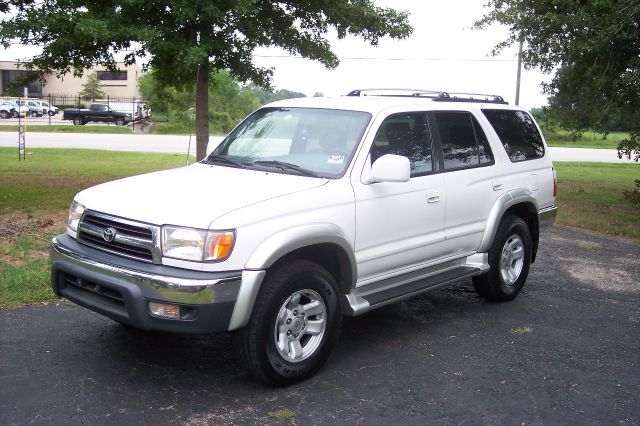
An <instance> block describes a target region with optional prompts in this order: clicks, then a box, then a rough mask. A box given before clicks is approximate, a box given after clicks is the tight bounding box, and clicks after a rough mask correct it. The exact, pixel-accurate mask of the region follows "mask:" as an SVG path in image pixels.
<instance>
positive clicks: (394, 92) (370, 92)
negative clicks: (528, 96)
mask: <svg viewBox="0 0 640 426" xmlns="http://www.w3.org/2000/svg"><path fill="white" fill-rule="evenodd" d="M347 96H392V97H402V98H415V97H420V98H429V99H432V100H433V101H434V102H481V103H494V104H505V105H507V104H508V102H506V101H505V100H504V98H503V97H502V96H499V95H488V94H483V93H465V92H443V91H441V90H425V89H385V88H381V89H357V90H352V91H351V92H349V93H347Z"/></svg>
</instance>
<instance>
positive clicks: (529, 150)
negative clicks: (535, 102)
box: [482, 109, 544, 162]
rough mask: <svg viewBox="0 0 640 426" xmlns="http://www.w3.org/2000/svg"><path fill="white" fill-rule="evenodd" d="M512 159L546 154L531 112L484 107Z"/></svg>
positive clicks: (533, 157)
mask: <svg viewBox="0 0 640 426" xmlns="http://www.w3.org/2000/svg"><path fill="white" fill-rule="evenodd" d="M482 112H483V113H484V115H485V116H486V117H487V119H488V120H489V122H490V123H491V125H492V126H493V128H494V129H495V131H496V133H497V134H498V137H499V138H500V141H501V142H502V145H503V146H504V149H505V150H506V151H507V154H508V155H509V158H510V159H511V161H513V162H516V161H525V160H533V159H536V158H540V157H543V156H544V144H543V142H542V136H540V132H539V131H538V128H537V127H536V125H535V123H534V122H533V119H532V118H531V116H530V115H529V114H527V113H526V112H523V111H512V110H504V109H483V110H482Z"/></svg>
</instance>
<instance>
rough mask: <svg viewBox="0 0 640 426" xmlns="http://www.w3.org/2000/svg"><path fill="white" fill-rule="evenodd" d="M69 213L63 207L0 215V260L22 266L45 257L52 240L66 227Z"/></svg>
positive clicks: (0, 261)
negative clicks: (56, 209)
mask: <svg viewBox="0 0 640 426" xmlns="http://www.w3.org/2000/svg"><path fill="white" fill-rule="evenodd" d="M67 214H68V213H67V211H66V210H61V211H54V212H52V211H38V212H35V213H30V214H19V213H17V212H10V213H7V214H3V215H2V216H0V263H5V264H9V265H14V266H20V265H23V264H25V263H26V262H28V261H29V260H31V259H35V258H46V257H47V256H48V255H49V253H48V250H47V249H46V247H48V242H49V240H50V239H51V237H52V236H53V235H55V234H58V233H62V232H64V230H65V228H66V224H67ZM25 239H26V240H25ZM20 245H22V247H20Z"/></svg>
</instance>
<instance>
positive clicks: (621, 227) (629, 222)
mask: <svg viewBox="0 0 640 426" xmlns="http://www.w3.org/2000/svg"><path fill="white" fill-rule="evenodd" d="M554 167H555V169H556V171H557V172H558V206H559V209H558V217H557V223H559V224H561V225H567V226H573V227H576V228H584V229H590V230H593V231H597V232H601V233H605V234H609V235H615V236H622V237H626V238H629V239H631V240H634V241H636V242H640V206H634V205H633V204H631V203H629V202H628V201H626V200H625V199H624V198H623V197H622V191H624V190H627V191H628V190H632V189H633V188H634V182H633V181H634V180H635V179H640V165H638V164H611V163H563V162H562V163H561V162H557V163H554Z"/></svg>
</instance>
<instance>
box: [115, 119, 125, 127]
mask: <svg viewBox="0 0 640 426" xmlns="http://www.w3.org/2000/svg"><path fill="white" fill-rule="evenodd" d="M116 126H124V118H122V117H117V118H116Z"/></svg>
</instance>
